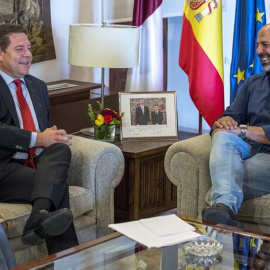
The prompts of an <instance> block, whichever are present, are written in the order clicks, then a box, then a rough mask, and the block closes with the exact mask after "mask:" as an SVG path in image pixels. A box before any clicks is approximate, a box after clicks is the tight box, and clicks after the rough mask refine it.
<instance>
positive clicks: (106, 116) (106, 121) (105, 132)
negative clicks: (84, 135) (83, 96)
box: [88, 101, 124, 141]
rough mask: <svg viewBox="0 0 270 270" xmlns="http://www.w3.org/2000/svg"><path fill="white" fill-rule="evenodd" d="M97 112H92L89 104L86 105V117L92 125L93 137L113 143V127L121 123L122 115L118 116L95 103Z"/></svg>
mask: <svg viewBox="0 0 270 270" xmlns="http://www.w3.org/2000/svg"><path fill="white" fill-rule="evenodd" d="M97 103H98V106H99V108H98V110H97V111H94V110H93V107H92V105H91V104H88V115H89V117H90V120H91V121H92V123H93V125H94V136H95V139H97V140H103V141H114V134H115V125H120V124H121V123H122V117H123V116H124V113H121V114H118V113H117V112H115V111H113V110H111V109H109V108H105V109H103V107H102V104H101V103H100V102H99V101H97Z"/></svg>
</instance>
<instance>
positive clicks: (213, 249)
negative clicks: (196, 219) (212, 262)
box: [185, 239, 223, 256]
mask: <svg viewBox="0 0 270 270" xmlns="http://www.w3.org/2000/svg"><path fill="white" fill-rule="evenodd" d="M185 248H186V251H187V252H188V253H189V254H193V255H196V256H213V255H216V254H218V253H220V252H221V250H222V248H223V245H222V244H221V243H220V242H218V241H216V240H215V241H214V240H208V239H197V240H194V241H191V242H189V243H187V244H186V245H185Z"/></svg>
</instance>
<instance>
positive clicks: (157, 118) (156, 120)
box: [151, 105, 163, 125]
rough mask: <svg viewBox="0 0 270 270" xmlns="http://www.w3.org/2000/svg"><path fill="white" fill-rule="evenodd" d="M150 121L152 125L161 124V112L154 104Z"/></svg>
mask: <svg viewBox="0 0 270 270" xmlns="http://www.w3.org/2000/svg"><path fill="white" fill-rule="evenodd" d="M151 122H152V124H153V125H162V124H163V113H162V112H161V111H159V110H158V105H155V106H154V111H153V112H151Z"/></svg>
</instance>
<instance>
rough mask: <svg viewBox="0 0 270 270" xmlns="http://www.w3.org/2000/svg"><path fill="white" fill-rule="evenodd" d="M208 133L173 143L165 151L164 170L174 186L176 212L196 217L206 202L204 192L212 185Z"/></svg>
mask: <svg viewBox="0 0 270 270" xmlns="http://www.w3.org/2000/svg"><path fill="white" fill-rule="evenodd" d="M210 144H211V138H210V136H209V134H204V135H200V136H196V137H194V138H191V139H188V140H183V141H179V142H176V143H174V144H173V145H171V146H170V148H169V149H168V151H167V153H166V155H165V161H164V166H165V172H166V174H167V176H168V178H169V180H170V181H171V182H172V183H173V184H174V185H176V186H177V212H178V214H179V215H183V216H191V217H196V218H197V217H198V216H200V215H201V212H202V210H203V209H204V208H205V207H206V206H207V204H206V202H205V196H206V193H207V191H208V190H209V189H210V187H211V180H210V173H209V154H210Z"/></svg>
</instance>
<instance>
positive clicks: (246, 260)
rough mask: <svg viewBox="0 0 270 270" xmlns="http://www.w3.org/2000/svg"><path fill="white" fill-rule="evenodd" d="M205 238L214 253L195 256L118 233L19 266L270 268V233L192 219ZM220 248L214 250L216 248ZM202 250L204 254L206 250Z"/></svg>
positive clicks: (98, 269)
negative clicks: (140, 241) (145, 244)
mask: <svg viewBox="0 0 270 270" xmlns="http://www.w3.org/2000/svg"><path fill="white" fill-rule="evenodd" d="M191 224H192V225H194V226H195V227H196V229H197V231H198V232H200V233H201V234H202V238H200V239H204V241H205V242H211V241H212V242H213V241H218V243H219V244H218V245H217V247H216V249H217V254H215V252H212V253H211V254H210V253H209V255H205V254H204V256H198V255H196V253H195V254H194V253H191V252H190V250H189V251H188V248H187V245H189V246H190V245H191V246H192V245H193V244H194V245H195V244H198V240H193V242H192V243H191V242H188V243H181V244H178V245H174V246H170V247H164V248H151V249H148V248H146V247H144V246H142V245H141V244H139V243H137V242H135V241H133V240H131V239H129V238H128V237H125V236H123V235H121V234H119V233H114V234H111V235H110V236H109V237H104V238H100V239H98V240H95V241H91V242H89V243H85V244H82V245H80V246H78V247H77V248H74V249H70V250H67V251H64V252H62V253H59V254H58V253H57V254H56V255H52V256H49V257H47V259H46V258H45V259H42V260H40V261H37V262H36V263H35V262H34V263H32V264H29V265H28V266H27V265H26V266H22V267H18V268H17V269H18V270H22V269H43V270H52V269H56V270H69V269H70V270H73V269H76V270H84V269H85V270H86V269H87V270H92V269H95V270H122V269H123V270H149V269H151V270H156V269H157V270H160V269H162V270H174V269H175V270H176V269H177V270H179V269H185V270H187V269H188V270H189V269H190V270H191V269H226V270H227V269H270V236H269V235H258V234H255V233H252V232H246V231H241V230H239V229H233V228H232V227H226V226H224V227H223V226H222V227H219V228H218V227H214V226H213V227H212V226H207V225H204V224H201V223H196V222H192V223H191ZM220 247H221V248H222V249H221V251H220V252H218V251H219V250H218V248H220ZM206 254H208V253H207V252H206Z"/></svg>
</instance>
